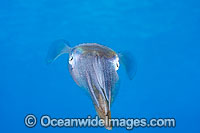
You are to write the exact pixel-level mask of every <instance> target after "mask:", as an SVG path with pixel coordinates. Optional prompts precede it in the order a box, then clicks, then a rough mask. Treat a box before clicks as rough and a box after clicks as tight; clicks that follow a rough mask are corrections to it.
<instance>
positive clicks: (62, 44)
mask: <svg viewBox="0 0 200 133" xmlns="http://www.w3.org/2000/svg"><path fill="white" fill-rule="evenodd" d="M70 51H71V48H70V46H69V43H68V42H67V41H65V40H56V41H54V42H53V43H52V44H51V45H50V47H49V50H48V54H47V57H46V63H47V64H50V63H52V62H53V61H55V60H56V59H57V58H58V57H59V56H60V55H62V54H65V53H69V52H70Z"/></svg>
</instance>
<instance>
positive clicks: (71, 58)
mask: <svg viewBox="0 0 200 133" xmlns="http://www.w3.org/2000/svg"><path fill="white" fill-rule="evenodd" d="M72 61H73V56H70V57H69V64H70V65H72Z"/></svg>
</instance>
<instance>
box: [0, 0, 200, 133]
mask: <svg viewBox="0 0 200 133" xmlns="http://www.w3.org/2000/svg"><path fill="white" fill-rule="evenodd" d="M57 39H65V40H67V41H69V42H70V45H71V46H75V45H77V44H79V43H84V42H95V43H100V44H103V45H106V46H108V47H110V48H112V49H114V50H115V51H119V52H120V51H126V50H128V51H129V52H131V53H132V54H133V55H134V58H135V60H136V62H137V74H136V76H135V78H134V79H133V80H129V79H128V77H127V76H126V74H125V72H124V70H123V67H120V70H119V75H120V81H121V84H120V89H119V92H118V95H117V97H116V99H115V102H114V103H113V105H112V107H111V112H112V117H113V118H147V119H151V118H175V119H176V127H175V128H164V127H162V128H159V127H156V128H141V127H139V128H134V129H133V130H126V129H125V128H113V130H112V131H108V130H106V129H105V128H58V127H57V128H53V127H48V128H43V127H41V126H40V123H39V122H38V123H37V125H36V126H35V127H34V128H28V127H26V126H25V123H24V119H25V116H26V115H28V114H34V115H35V116H36V117H37V118H38V119H39V118H40V117H41V116H42V115H49V116H51V117H52V118H86V117H87V116H88V115H91V116H92V117H94V116H95V115H96V112H95V109H94V106H93V104H92V102H91V99H90V98H89V97H88V96H87V95H86V93H85V92H84V91H83V90H82V89H80V88H79V87H78V86H77V85H76V83H75V82H74V81H73V80H72V78H71V76H70V74H69V71H68V67H67V58H68V56H67V55H63V56H62V57H60V58H59V59H58V60H57V61H56V62H55V63H53V64H52V65H46V64H45V57H46V54H47V51H48V47H49V45H50V44H51V43H52V42H53V41H55V40H57ZM0 51H1V52H0V55H1V56H0V59H1V62H0V132H1V133H15V132H21V133H35V132H40V133H55V132H56V133H68V132H69V133H70V132H95V133H97V132H101V133H104V132H114V133H118V132H119V133H122V132H135V133H146V132H152V133H160V132H162V133H168V132H170V133H177V132H182V133H186V132H191V133H199V132H200V126H199V120H200V114H199V113H200V104H199V102H200V2H199V1H198V0H190V1H188V0H99V1H97V0H91V1H90V0H57V1H54V0H4V1H3V0H1V1H0Z"/></svg>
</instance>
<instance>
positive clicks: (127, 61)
mask: <svg viewBox="0 0 200 133" xmlns="http://www.w3.org/2000/svg"><path fill="white" fill-rule="evenodd" d="M118 56H119V60H120V63H122V64H123V65H124V66H125V69H126V73H127V75H128V77H129V79H130V80H132V79H133V78H134V76H135V74H136V71H137V64H136V61H135V59H134V57H133V56H132V54H131V53H130V52H122V53H119V54H118Z"/></svg>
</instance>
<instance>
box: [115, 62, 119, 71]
mask: <svg viewBox="0 0 200 133" xmlns="http://www.w3.org/2000/svg"><path fill="white" fill-rule="evenodd" d="M118 69H119V62H116V68H115V70H116V71H117V70H118Z"/></svg>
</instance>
